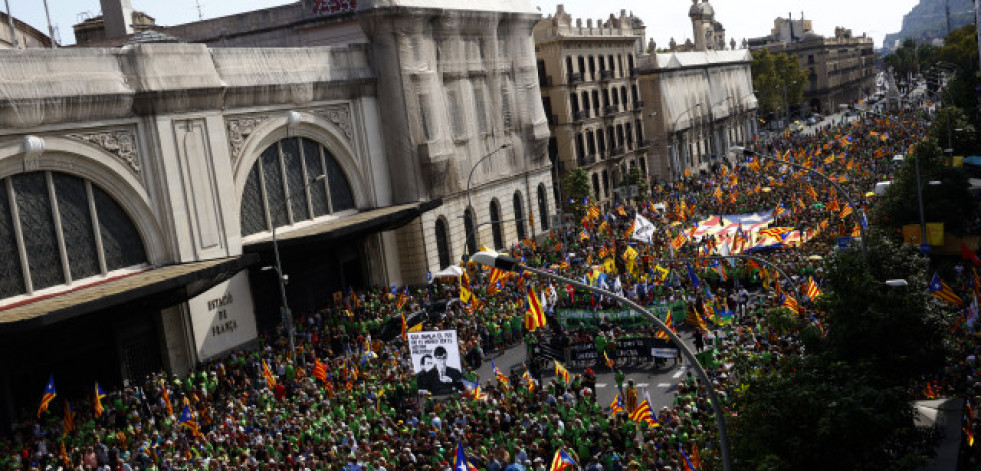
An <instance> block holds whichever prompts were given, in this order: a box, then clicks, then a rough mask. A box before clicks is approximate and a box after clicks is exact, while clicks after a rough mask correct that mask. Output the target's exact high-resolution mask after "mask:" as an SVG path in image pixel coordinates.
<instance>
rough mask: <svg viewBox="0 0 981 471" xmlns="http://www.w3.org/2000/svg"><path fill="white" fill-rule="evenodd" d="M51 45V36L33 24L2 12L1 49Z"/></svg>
mask: <svg viewBox="0 0 981 471" xmlns="http://www.w3.org/2000/svg"><path fill="white" fill-rule="evenodd" d="M42 47H51V38H49V37H48V36H47V35H46V34H44V33H42V32H40V31H38V30H37V29H35V28H34V27H33V26H31V25H29V24H27V23H24V22H23V21H20V20H18V19H17V18H11V17H9V16H7V14H6V13H4V12H0V49H34V48H42Z"/></svg>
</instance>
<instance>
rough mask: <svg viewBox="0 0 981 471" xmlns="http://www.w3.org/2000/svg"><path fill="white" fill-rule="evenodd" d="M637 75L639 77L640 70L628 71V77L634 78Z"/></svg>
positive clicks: (632, 69)
mask: <svg viewBox="0 0 981 471" xmlns="http://www.w3.org/2000/svg"><path fill="white" fill-rule="evenodd" d="M638 75H640V69H638V68H636V67H633V68H631V69H630V76H631V77H636V76H638Z"/></svg>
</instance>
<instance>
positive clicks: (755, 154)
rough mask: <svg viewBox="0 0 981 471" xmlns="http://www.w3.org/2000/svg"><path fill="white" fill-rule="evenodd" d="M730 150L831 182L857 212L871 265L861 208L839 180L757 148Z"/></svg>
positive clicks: (864, 250)
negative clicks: (768, 154)
mask: <svg viewBox="0 0 981 471" xmlns="http://www.w3.org/2000/svg"><path fill="white" fill-rule="evenodd" d="M729 150H730V152H737V153H742V154H743V155H745V156H747V157H756V158H758V159H762V160H769V161H772V162H778V163H781V164H784V165H789V166H791V167H794V168H796V169H799V170H805V171H807V172H810V173H811V174H813V175H816V176H818V177H820V178H821V179H823V180H824V181H826V182H828V183H830V184H831V186H833V187H834V188H835V190H836V191H837V192H838V194H840V195H841V196H842V197H843V198H845V201H846V202H848V204H849V205H850V206H851V207H852V213H853V214H855V219H856V221H858V230H859V233H860V236H861V239H862V257H863V258H864V259H865V264H866V265H869V253H868V248H867V246H866V235H865V225H864V224H863V221H862V219H861V217H860V216H859V212H861V209H859V207H858V206H856V205H855V202H854V201H852V198H851V196H848V192H847V191H845V189H844V188H842V187H841V185H839V184H838V183H837V182H835V181H834V180H832V179H831V177H829V176H827V175H825V174H823V173H821V172H818V171H817V170H814V169H813V168H809V167H805V166H803V165H801V164H798V163H794V162H790V161H788V160H783V159H778V158H776V157H770V156H767V155H763V154H760V153H759V152H756V151H755V150H750V149H746V148H743V147H732V148H730V149H729ZM863 214H864V213H863Z"/></svg>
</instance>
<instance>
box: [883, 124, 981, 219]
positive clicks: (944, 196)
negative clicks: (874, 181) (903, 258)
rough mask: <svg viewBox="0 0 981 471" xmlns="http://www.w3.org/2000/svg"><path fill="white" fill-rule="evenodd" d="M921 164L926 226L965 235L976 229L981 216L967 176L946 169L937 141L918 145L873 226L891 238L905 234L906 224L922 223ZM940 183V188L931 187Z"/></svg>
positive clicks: (895, 180)
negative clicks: (938, 225)
mask: <svg viewBox="0 0 981 471" xmlns="http://www.w3.org/2000/svg"><path fill="white" fill-rule="evenodd" d="M917 159H918V160H919V167H920V184H921V185H922V187H923V193H922V195H923V214H924V218H925V219H926V222H942V223H944V231H946V232H951V233H954V234H965V233H968V232H971V231H972V230H973V228H974V225H975V223H974V221H975V219H976V218H977V216H978V208H977V205H973V204H963V203H964V202H965V201H972V199H971V194H970V192H969V191H968V181H967V176H966V175H965V174H964V172H963V171H962V170H961V169H955V168H951V167H948V166H946V165H944V158H943V154H942V151H941V149H940V147H939V146H938V145H937V143H936V141H935V140H933V139H928V140H927V141H925V142H923V143H920V144H918V145H917V146H916V147H915V148H914V150H913V154H912V155H910V156H907V158H906V159H905V160H904V161H903V164H902V166H901V167H900V168H899V170H898V171H897V172H896V175H895V176H894V178H893V180H892V184H891V185H889V189H888V190H886V194H885V195H883V197H882V198H881V200H880V201H879V202H878V203H877V204H876V207H875V210H874V211H873V214H872V220H873V223H872V225H873V226H878V227H886V228H888V229H889V231H888V232H889V233H891V234H901V232H900V229H901V227H902V226H904V225H906V224H919V223H920V208H919V200H918V198H917V186H916V160H917ZM931 181H939V182H940V184H939V185H930V184H929V182H931Z"/></svg>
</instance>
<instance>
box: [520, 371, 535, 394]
mask: <svg viewBox="0 0 981 471" xmlns="http://www.w3.org/2000/svg"><path fill="white" fill-rule="evenodd" d="M521 377H522V378H524V379H525V381H528V392H530V393H531V392H535V378H532V377H531V372H529V371H528V365H525V372H524V373H522V374H521Z"/></svg>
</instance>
